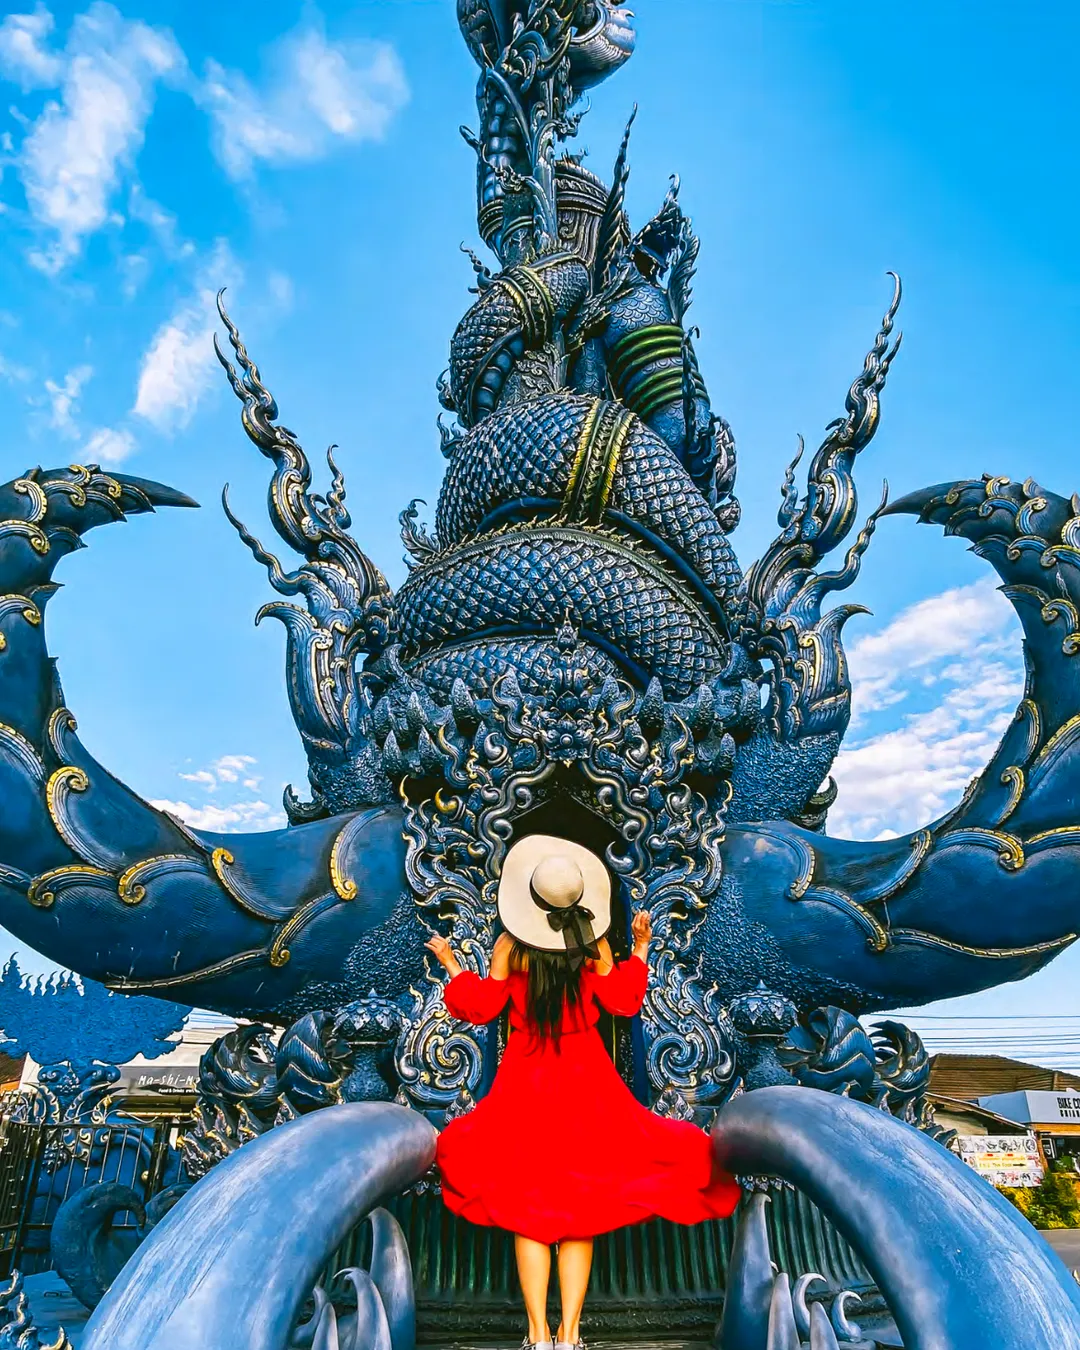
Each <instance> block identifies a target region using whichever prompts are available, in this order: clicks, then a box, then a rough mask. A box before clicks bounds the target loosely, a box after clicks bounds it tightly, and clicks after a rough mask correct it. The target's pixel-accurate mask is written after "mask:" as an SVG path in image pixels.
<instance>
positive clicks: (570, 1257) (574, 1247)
mask: <svg viewBox="0 0 1080 1350" xmlns="http://www.w3.org/2000/svg"><path fill="white" fill-rule="evenodd" d="M592 1253H593V1240H592V1238H566V1239H565V1240H564V1241H562V1242H560V1243H559V1296H560V1298H561V1299H562V1322H560V1324H559V1333H558V1336H557V1337H556V1339H557V1340H560V1341H569V1343H570V1344H571V1345H576V1344H577V1342H578V1341H580V1340H581V1310H582V1308H583V1307H584V1306H585V1291H586V1290H587V1289H588V1287H589V1271H590V1270H591V1269H592Z"/></svg>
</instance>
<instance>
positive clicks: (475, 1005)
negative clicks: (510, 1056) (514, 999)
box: [443, 970, 510, 1026]
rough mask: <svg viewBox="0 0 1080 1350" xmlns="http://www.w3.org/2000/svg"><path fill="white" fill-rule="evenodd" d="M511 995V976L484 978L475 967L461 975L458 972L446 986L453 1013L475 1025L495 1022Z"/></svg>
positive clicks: (445, 997) (447, 999) (446, 998)
mask: <svg viewBox="0 0 1080 1350" xmlns="http://www.w3.org/2000/svg"><path fill="white" fill-rule="evenodd" d="M509 997H510V981H509V980H493V979H492V978H491V977H490V976H488V978H487V979H484V980H482V979H481V978H480V976H479V975H477V974H476V972H475V971H473V970H463V971H462V972H461V974H460V975H455V976H454V978H453V979H452V980H451V981H450V983H449V984H448V985H447V986H446V988H445V989H444V990H443V1001H444V1002H445V1003H446V1007H447V1011H448V1012H449V1013H450V1015H451V1016H452V1017H457V1018H460V1019H461V1021H462V1022H472V1023H473V1024H474V1025H475V1026H483V1024H484V1023H485V1022H493V1021H494V1020H495V1018H496V1017H498V1015H499V1014H500V1013H501V1012H502V1010H503V1009H504V1008H505V1007H506V1001H507V999H508V998H509Z"/></svg>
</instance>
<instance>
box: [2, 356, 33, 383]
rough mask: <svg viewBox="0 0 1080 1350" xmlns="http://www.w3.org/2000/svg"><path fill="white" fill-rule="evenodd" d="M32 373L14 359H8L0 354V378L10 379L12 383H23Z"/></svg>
mask: <svg viewBox="0 0 1080 1350" xmlns="http://www.w3.org/2000/svg"><path fill="white" fill-rule="evenodd" d="M32 373H33V372H32V371H30V370H28V369H27V367H26V366H20V365H19V364H18V363H17V362H16V361H9V360H7V358H6V357H4V356H0V379H3V380H10V381H11V382H12V384H25V383H26V381H27V380H29V379H30V377H31V375H32Z"/></svg>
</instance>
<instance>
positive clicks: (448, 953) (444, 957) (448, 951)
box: [424, 933, 461, 979]
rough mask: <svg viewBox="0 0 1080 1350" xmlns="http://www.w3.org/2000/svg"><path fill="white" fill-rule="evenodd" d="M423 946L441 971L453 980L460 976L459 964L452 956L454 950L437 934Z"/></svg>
mask: <svg viewBox="0 0 1080 1350" xmlns="http://www.w3.org/2000/svg"><path fill="white" fill-rule="evenodd" d="M424 946H425V947H426V948H427V949H428V951H429V952H430V953H431V954H432V956H434V958H435V960H436V961H438V963H439V965H440V966H442V968H443V970H445V971H446V973H447V974H448V975H449V976H450V977H451V979H453V977H454V976H455V975H460V974H461V962H460V961H459V960H458V959H457V957H456V956H455V955H454V950H453V948H452V947H451V946H450V944H449V942H447V940H446V939H445V938H444V937H442V936H440V935H439V934H438V933H435V934H433V935H432V936H431V937H430V938H428V940H427V942H425V943H424Z"/></svg>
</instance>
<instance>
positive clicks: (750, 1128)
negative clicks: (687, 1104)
mask: <svg viewBox="0 0 1080 1350" xmlns="http://www.w3.org/2000/svg"><path fill="white" fill-rule="evenodd" d="M712 1138H713V1149H714V1154H715V1157H716V1160H717V1162H718V1163H719V1165H720V1166H721V1167H724V1168H726V1169H727V1170H728V1171H730V1172H734V1173H737V1174H740V1175H746V1174H751V1175H755V1174H761V1173H766V1174H767V1175H769V1176H776V1177H781V1178H783V1180H785V1181H788V1182H790V1183H791V1184H792V1185H794V1186H796V1187H797V1188H798V1189H799V1190H800V1191H803V1192H804V1193H805V1194H806V1195H807V1196H808V1197H809V1199H810V1200H811V1201H812V1202H813V1203H814V1204H815V1205H816V1206H817V1207H818V1209H820V1210H821V1211H822V1212H823V1213H824V1214H825V1215H826V1216H827V1217H828V1218H829V1219H830V1220H831V1222H832V1223H834V1224H835V1225H836V1227H837V1228H838V1229H839V1230H840V1232H841V1233H842V1234H843V1236H844V1237H845V1238H846V1239H847V1241H848V1242H850V1243H851V1245H852V1247H854V1249H855V1251H856V1253H857V1254H858V1256H859V1258H860V1260H861V1261H863V1262H864V1264H865V1265H866V1267H867V1268H868V1270H869V1271H870V1273H871V1275H872V1276H873V1277H874V1281H875V1283H876V1285H877V1287H878V1288H879V1289H880V1290H881V1292H882V1293H883V1294H884V1296H885V1299H886V1301H887V1303H888V1305H889V1310H890V1311H891V1313H892V1315H893V1317H894V1319H895V1321H896V1325H897V1327H898V1328H899V1331H900V1335H901V1338H902V1340H903V1344H904V1345H905V1346H908V1347H909V1350H968V1347H969V1346H976V1345H986V1346H990V1345H992V1346H994V1347H995V1350H1080V1287H1078V1286H1077V1284H1076V1282H1075V1280H1073V1279H1072V1278H1071V1277H1070V1275H1069V1272H1068V1271H1067V1270H1066V1269H1065V1267H1064V1266H1063V1265H1062V1263H1061V1261H1060V1260H1059V1259H1058V1258H1057V1257H1056V1256H1055V1255H1054V1253H1053V1252H1052V1251H1051V1249H1050V1248H1049V1247H1048V1246H1047V1245H1046V1243H1045V1242H1043V1241H1042V1240H1041V1239H1040V1238H1039V1236H1038V1235H1037V1233H1036V1232H1035V1230H1034V1229H1033V1228H1032V1227H1031V1225H1030V1224H1029V1223H1028V1222H1027V1220H1026V1219H1024V1218H1023V1217H1022V1216H1021V1215H1020V1213H1019V1212H1018V1211H1017V1210H1016V1209H1015V1208H1014V1207H1013V1206H1012V1205H1011V1204H1010V1203H1009V1202H1008V1201H1007V1200H1006V1199H1005V1198H1004V1197H1003V1196H1001V1195H999V1194H998V1192H997V1191H995V1190H994V1189H993V1187H991V1186H988V1185H987V1184H986V1183H985V1182H984V1181H983V1180H982V1178H981V1177H979V1176H978V1175H977V1174H976V1173H975V1172H973V1171H972V1170H971V1169H970V1168H969V1167H968V1166H967V1165H966V1164H965V1163H963V1162H961V1161H960V1159H959V1158H958V1157H956V1156H955V1155H954V1154H952V1153H950V1152H949V1151H948V1150H947V1149H943V1148H941V1147H940V1146H939V1145H938V1144H936V1143H934V1141H933V1140H931V1139H929V1138H928V1137H927V1136H926V1135H925V1134H922V1133H920V1132H919V1131H918V1130H916V1129H913V1128H912V1127H911V1126H910V1125H905V1124H903V1123H902V1122H900V1121H898V1120H896V1119H894V1117H892V1116H890V1115H889V1114H888V1113H886V1112H882V1111H877V1110H875V1109H874V1108H873V1107H872V1106H866V1105H864V1104H862V1103H860V1102H853V1101H850V1100H849V1099H848V1098H846V1097H837V1096H833V1095H832V1094H831V1093H827V1092H806V1091H805V1090H803V1089H802V1088H791V1087H768V1088H761V1089H760V1090H759V1091H757V1092H750V1093H746V1094H744V1095H743V1096H741V1097H739V1098H737V1099H736V1100H735V1101H734V1102H732V1103H730V1104H729V1105H728V1106H725V1107H724V1109H723V1110H722V1111H721V1112H720V1114H719V1116H718V1117H717V1121H716V1124H715V1126H714V1127H713V1133H712ZM762 1199H763V1197H762ZM741 1222H742V1225H743V1227H745V1228H748V1229H749V1230H750V1231H749V1233H744V1234H743V1236H742V1238H741V1239H740V1238H739V1237H737V1238H736V1249H737V1256H735V1255H733V1262H732V1271H731V1278H730V1279H729V1285H728V1287H729V1290H731V1289H734V1291H735V1297H734V1298H730V1302H729V1303H725V1307H724V1320H723V1323H722V1324H721V1333H720V1342H719V1343H720V1345H721V1347H723V1348H725V1350H726V1347H729V1346H730V1347H732V1348H734V1347H735V1346H736V1345H738V1346H742V1345H749V1344H757V1345H763V1344H764V1342H765V1338H766V1335H768V1337H769V1339H768V1344H769V1346H770V1347H772V1346H773V1345H774V1344H775V1345H777V1347H778V1350H779V1347H780V1346H785V1347H786V1346H787V1345H789V1344H798V1336H797V1335H796V1336H795V1337H794V1340H793V1341H789V1340H782V1339H779V1338H778V1339H774V1338H773V1336H772V1335H771V1332H772V1330H773V1324H772V1323H771V1322H770V1310H769V1292H768V1291H769V1286H770V1285H772V1284H773V1281H772V1273H771V1271H770V1269H769V1264H768V1259H769V1253H768V1243H767V1239H765V1235H764V1223H763V1221H762V1219H761V1201H759V1200H758V1199H757V1197H755V1199H754V1201H752V1202H751V1206H750V1207H749V1208H748V1210H747V1212H746V1214H745V1216H744V1218H743V1220H742V1221H741ZM777 1284H778V1285H779V1286H780V1287H779V1289H777V1290H776V1291H775V1292H777V1293H779V1294H781V1295H783V1294H785V1293H786V1290H785V1289H784V1287H783V1283H782V1281H777ZM729 1297H730V1296H729ZM778 1301H779V1300H777V1299H776V1298H775V1297H774V1299H773V1304H774V1309H775V1305H776V1303H777V1302H778ZM788 1306H789V1309H790V1307H791V1300H790V1297H789V1298H788ZM774 1321H775V1317H774ZM815 1322H818V1323H819V1324H824V1325H819V1326H818V1327H816V1328H815V1326H814V1323H815ZM729 1323H730V1326H729ZM834 1325H835V1326H836V1327H837V1328H838V1329H840V1330H841V1331H843V1330H844V1329H845V1327H846V1322H845V1318H844V1315H843V1300H842V1299H841V1300H840V1304H839V1308H836V1307H834ZM744 1329H745V1330H753V1331H754V1332H755V1333H756V1335H755V1337H754V1339H742V1340H740V1339H737V1335H736V1334H735V1333H737V1332H742V1331H744ZM851 1330H854V1328H851ZM727 1331H730V1333H732V1334H731V1335H729V1336H725V1332H727ZM815 1332H816V1333H817V1334H815ZM810 1344H811V1345H812V1346H817V1345H821V1346H822V1347H825V1346H827V1345H833V1346H835V1345H836V1344H837V1341H836V1339H835V1338H834V1337H833V1336H832V1334H831V1330H830V1328H829V1325H828V1318H827V1317H825V1316H824V1309H822V1308H821V1305H820V1304H814V1306H813V1309H812V1312H811V1318H810Z"/></svg>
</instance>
